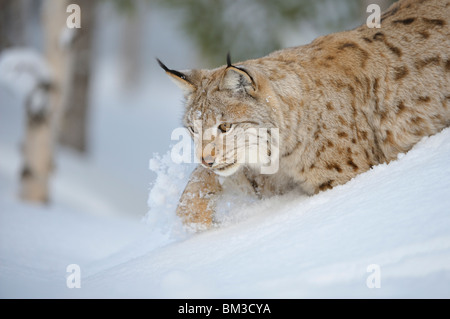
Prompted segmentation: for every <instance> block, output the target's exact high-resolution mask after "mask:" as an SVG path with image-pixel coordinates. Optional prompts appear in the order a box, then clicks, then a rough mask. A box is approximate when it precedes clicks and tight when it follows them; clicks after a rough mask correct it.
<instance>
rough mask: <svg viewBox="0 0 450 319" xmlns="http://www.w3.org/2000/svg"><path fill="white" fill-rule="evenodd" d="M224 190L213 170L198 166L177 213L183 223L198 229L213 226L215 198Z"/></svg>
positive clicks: (185, 190) (181, 199) (182, 196)
mask: <svg viewBox="0 0 450 319" xmlns="http://www.w3.org/2000/svg"><path fill="white" fill-rule="evenodd" d="M221 191H222V187H221V186H220V183H219V180H218V176H217V175H216V174H214V172H212V171H211V170H208V169H206V168H204V167H202V166H200V165H199V166H198V167H197V168H196V169H195V170H194V172H192V175H191V178H190V180H189V182H188V184H187V186H186V188H185V189H184V192H183V194H182V195H181V198H180V202H179V204H178V208H177V215H178V216H179V217H180V218H181V219H182V221H183V224H184V225H187V226H190V227H191V226H193V227H194V228H195V229H196V230H205V229H208V228H210V227H211V224H212V220H213V215H214V210H215V200H216V198H217V195H218V194H219V193H220V192H221Z"/></svg>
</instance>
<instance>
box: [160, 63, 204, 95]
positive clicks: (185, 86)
mask: <svg viewBox="0 0 450 319" xmlns="http://www.w3.org/2000/svg"><path fill="white" fill-rule="evenodd" d="M156 60H157V61H158V64H159V66H160V67H161V68H162V69H163V70H164V71H166V74H167V75H169V77H170V78H171V79H172V81H173V82H175V84H176V85H178V86H179V87H180V88H181V89H182V90H183V91H184V93H185V94H190V93H192V92H193V91H194V90H195V85H194V83H193V82H192V79H190V76H189V74H188V73H182V72H179V71H175V70H171V69H169V68H168V67H167V66H165V65H164V63H162V62H161V61H160V60H159V59H156Z"/></svg>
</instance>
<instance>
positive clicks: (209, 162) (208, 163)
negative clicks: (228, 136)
mask: <svg viewBox="0 0 450 319" xmlns="http://www.w3.org/2000/svg"><path fill="white" fill-rule="evenodd" d="M202 164H203V165H205V166H208V167H211V166H213V164H214V157H212V156H211V155H208V156H205V157H202Z"/></svg>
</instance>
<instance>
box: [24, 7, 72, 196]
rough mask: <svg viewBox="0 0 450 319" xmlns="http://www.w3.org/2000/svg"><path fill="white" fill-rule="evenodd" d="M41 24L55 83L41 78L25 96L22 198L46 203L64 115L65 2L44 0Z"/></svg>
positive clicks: (65, 62) (47, 58)
mask: <svg viewBox="0 0 450 319" xmlns="http://www.w3.org/2000/svg"><path fill="white" fill-rule="evenodd" d="M42 25H43V29H44V34H45V40H44V41H45V44H44V48H45V53H44V55H45V58H46V60H47V62H48V63H47V64H48V67H49V68H50V72H51V75H52V83H48V82H45V81H44V82H43V81H40V80H38V82H37V84H36V86H35V87H34V89H33V90H32V91H31V92H30V93H29V95H28V96H27V98H26V102H25V108H26V116H27V119H26V131H25V140H24V143H23V155H24V159H23V162H24V164H23V168H22V173H21V189H20V197H21V198H22V199H24V200H26V201H32V202H39V203H47V202H48V201H49V199H50V194H49V180H50V176H51V172H52V168H53V164H52V163H53V153H54V146H55V141H56V136H57V134H58V128H59V125H58V123H59V120H60V117H61V109H62V93H63V86H64V85H63V83H65V81H66V80H65V79H66V75H67V72H66V69H65V66H66V65H67V58H66V54H65V52H64V50H63V49H62V47H61V34H62V31H63V30H64V28H65V27H66V1H61V0H47V1H45V2H44V3H43V7H42Z"/></svg>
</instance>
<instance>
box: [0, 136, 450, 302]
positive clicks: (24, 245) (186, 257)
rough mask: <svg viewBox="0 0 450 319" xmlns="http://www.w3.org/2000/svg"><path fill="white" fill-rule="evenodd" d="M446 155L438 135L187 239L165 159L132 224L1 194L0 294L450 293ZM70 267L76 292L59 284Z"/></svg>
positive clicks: (227, 215) (448, 145)
mask: <svg viewBox="0 0 450 319" xmlns="http://www.w3.org/2000/svg"><path fill="white" fill-rule="evenodd" d="M449 158H450V129H446V130H444V131H443V132H442V133H440V134H438V135H436V136H432V137H429V138H424V139H423V140H422V141H421V142H420V143H419V144H418V145H417V146H416V147H415V148H414V149H413V150H411V151H410V152H409V153H407V154H406V155H403V154H402V155H401V156H399V159H398V160H397V161H393V162H391V163H390V164H389V165H386V164H384V165H379V166H376V167H374V168H373V169H372V170H371V171H369V172H366V173H364V174H361V175H359V176H358V177H356V178H355V179H353V180H352V181H350V182H349V183H347V184H345V185H343V186H339V187H336V188H335V189H332V190H329V191H326V192H322V193H320V194H318V195H315V196H312V197H306V196H299V195H297V194H287V195H284V196H280V197H276V198H270V199H265V200H263V201H256V202H250V201H249V202H246V203H245V204H244V205H243V206H241V207H239V205H236V204H235V205H232V206H231V207H230V208H229V209H225V210H226V212H222V214H223V216H224V218H223V224H222V226H221V227H218V228H216V229H213V230H210V231H207V232H204V233H200V234H196V235H192V234H186V233H183V232H182V231H181V230H180V228H179V227H178V225H177V223H176V222H175V218H174V205H173V202H172V197H176V196H177V192H179V191H180V190H181V189H182V187H183V181H184V180H185V179H186V177H187V173H188V171H189V170H190V167H180V166H178V165H175V164H171V163H170V161H169V160H168V159H167V157H166V158H164V157H163V158H156V159H155V160H154V161H152V165H151V166H152V169H155V170H156V171H157V172H158V179H157V181H156V182H155V184H154V187H153V190H154V191H152V193H153V194H152V195H151V196H150V206H151V207H152V209H151V210H150V211H149V213H148V214H147V216H146V218H145V219H144V220H143V221H142V222H140V223H139V222H136V221H130V220H126V219H123V218H119V217H105V216H93V215H92V214H90V213H83V212H82V211H80V210H76V211H73V210H71V209H69V208H68V207H65V206H63V205H62V204H61V205H54V206H53V207H51V208H50V209H44V208H41V207H34V206H26V205H24V204H22V203H18V202H17V201H16V200H13V199H11V198H10V197H8V196H4V195H3V194H4V192H2V196H1V199H0V207H1V213H0V295H1V297H64V298H65V297H68V298H70V297H74V298H76V297H86V298H93V297H102V298H109V297H137V298H141V297H142V298H197V297H202V298H218V297H223V298H260V297H261V298H281V297H282V298H309V297H319V298H321V297H344V298H347V297H349V298H353V297H355V298H359V297H362V298H380V297H395V298H397V297H412V298H416V297H438V298H449V297H450V288H449V287H450V196H449V195H450V165H449V162H448V161H449ZM158 164H159V165H158ZM2 177H3V176H2ZM158 189H159V190H161V189H166V191H167V192H166V193H165V195H164V194H162V193H159V194H156V193H157V192H158ZM75 191H76V190H75ZM238 202H239V201H238ZM222 205H225V206H227V205H226V202H224V203H222ZM70 264H77V265H79V267H80V271H81V277H80V285H81V286H80V288H68V287H67V282H66V280H67V278H68V277H69V278H70V276H71V275H72V273H71V272H67V271H66V267H67V266H68V265H70ZM368 270H369V271H368ZM374 276H375V277H374ZM374 278H375V279H374ZM368 282H369V284H368ZM373 285H376V286H375V287H373ZM377 286H378V287H379V288H377ZM370 287H373V288H370Z"/></svg>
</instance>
